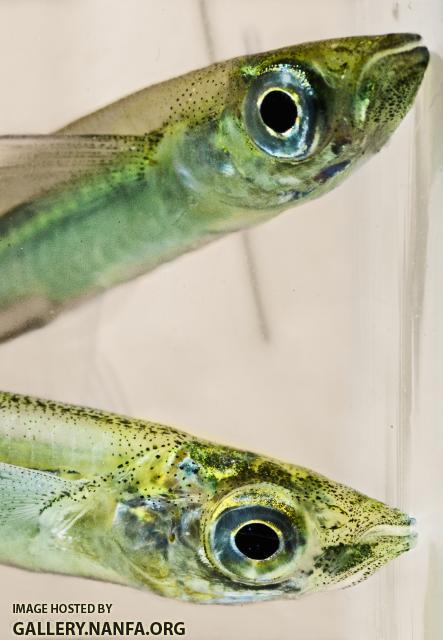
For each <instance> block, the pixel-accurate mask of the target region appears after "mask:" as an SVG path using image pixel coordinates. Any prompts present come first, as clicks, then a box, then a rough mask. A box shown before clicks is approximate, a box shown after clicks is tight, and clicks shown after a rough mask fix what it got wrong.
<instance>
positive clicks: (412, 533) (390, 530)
mask: <svg viewBox="0 0 443 640" xmlns="http://www.w3.org/2000/svg"><path fill="white" fill-rule="evenodd" d="M415 525H416V520H415V518H410V517H409V516H406V518H405V521H404V522H403V523H401V524H385V523H381V524H376V525H374V526H372V527H369V529H366V531H365V532H364V533H362V535H361V536H360V538H359V540H358V542H359V543H361V544H364V543H368V544H370V543H374V542H375V543H376V542H381V541H383V540H385V539H391V540H395V539H396V540H398V542H402V543H404V544H406V546H407V550H408V551H409V550H410V549H413V548H414V547H415V546H416V544H417V537H418V534H417V532H416V530H415Z"/></svg>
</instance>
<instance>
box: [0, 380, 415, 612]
mask: <svg viewBox="0 0 443 640" xmlns="http://www.w3.org/2000/svg"><path fill="white" fill-rule="evenodd" d="M414 524H415V521H414V519H413V518H411V517H409V516H408V515H406V514H404V513H402V512H401V511H400V510H398V509H396V508H392V507H389V506H387V505H386V504H383V503H382V502H379V501H378V500H375V499H372V498H370V497H368V496H366V495H363V494H362V493H360V492H358V491H355V490H354V489H351V488H349V487H346V486H344V485H343V484H340V483H338V482H335V481H333V480H329V479H328V478H326V477H324V476H322V475H320V474H318V473H316V472H315V471H310V470H309V469H306V468H304V467H300V466H296V465H293V464H289V463H287V462H280V461H278V460H274V459H272V458H269V457H267V456H263V455H260V454H257V453H252V452H250V451H243V450H238V449H235V448H232V447H228V446H224V445H221V444H214V443H212V442H209V441H206V440H201V439H199V438H195V437H193V436H191V435H188V434H186V433H184V432H182V431H180V430H177V429H173V428H170V427H168V426H164V425H160V424H157V423H153V422H148V421H143V420H139V419H135V418H128V417H125V416H120V415H116V414H112V413H106V412H103V411H99V410H95V409H88V408H83V407H78V406H71V405H67V404H63V403H58V402H54V401H49V400H41V399H38V398H32V397H28V396H23V395H18V394H12V393H6V392H3V393H0V562H2V563H6V564H10V565H14V566H17V567H22V568H25V569H29V570H32V571H44V572H52V573H62V574H68V575H75V576H83V577H88V578H93V579H96V580H103V581H108V582H114V583H118V584H121V585H126V586H129V587H133V588H137V589H145V590H149V591H152V592H155V593H157V594H159V595H162V596H166V597H169V598H175V599H180V600H184V601H190V602H194V603H213V604H236V603H247V602H257V601H264V600H274V599H278V598H299V597H301V596H304V595H307V594H311V593H315V592H318V591H322V590H326V589H331V588H334V587H348V586H351V585H353V584H356V583H358V582H360V581H362V580H363V579H365V578H368V577H369V576H370V575H371V574H373V573H374V571H376V570H377V569H378V568H379V567H381V566H382V565H384V564H385V563H387V562H388V561H390V560H392V559H394V558H396V557H397V556H399V555H400V554H402V553H404V552H406V551H408V550H409V549H410V548H412V547H413V546H414V544H415V540H416V535H417V534H416V532H415V526H414Z"/></svg>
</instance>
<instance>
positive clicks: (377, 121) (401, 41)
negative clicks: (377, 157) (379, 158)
mask: <svg viewBox="0 0 443 640" xmlns="http://www.w3.org/2000/svg"><path fill="white" fill-rule="evenodd" d="M421 42H422V41H421V37H420V36H419V35H417V34H415V33H394V34H390V35H386V36H380V38H378V39H376V40H375V42H374V43H373V49H372V55H371V56H370V57H369V59H368V60H367V62H366V64H365V65H364V67H363V68H362V71H361V74H360V78H359V81H358V89H357V102H356V122H357V123H358V126H361V125H363V126H365V128H366V133H367V134H368V135H367V138H366V142H367V147H368V150H372V151H373V152H375V151H378V150H379V149H380V148H381V147H382V146H383V144H384V143H385V142H386V140H387V139H388V138H389V136H390V135H391V133H392V132H393V131H394V130H395V129H396V128H397V126H398V125H399V124H400V122H401V121H402V120H403V118H404V116H405V115H406V113H407V112H408V111H409V109H410V108H411V106H412V104H413V102H414V99H415V96H416V94H417V91H418V89H419V87H420V84H421V82H422V80H423V76H424V73H425V70H426V67H427V66H428V62H429V51H428V49H427V48H426V47H425V46H423V45H422V43H421Z"/></svg>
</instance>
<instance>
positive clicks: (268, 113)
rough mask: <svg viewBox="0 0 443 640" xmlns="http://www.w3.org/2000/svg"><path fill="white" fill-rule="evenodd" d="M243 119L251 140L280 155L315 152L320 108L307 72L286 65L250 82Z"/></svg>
mask: <svg viewBox="0 0 443 640" xmlns="http://www.w3.org/2000/svg"><path fill="white" fill-rule="evenodd" d="M243 118H244V122H245V125H246V129H247V131H248V133H249V136H250V137H251V139H252V141H253V142H254V144H255V145H256V146H258V147H259V148H260V149H261V150H262V151H265V152H266V153H267V154H269V155H271V156H274V157H277V158H288V159H289V158H293V159H303V158H306V157H307V156H309V155H310V153H312V151H313V150H314V147H315V141H316V139H317V137H318V136H317V134H318V129H319V127H318V125H319V109H318V104H317V97H316V92H315V90H314V87H313V86H312V85H311V83H310V81H309V79H308V76H307V74H306V72H305V71H304V70H302V69H298V68H294V67H292V66H290V65H287V64H281V65H279V66H277V67H276V68H274V69H272V70H270V71H266V72H264V73H262V74H261V75H259V76H258V77H256V78H254V79H253V80H252V81H251V84H250V87H249V90H248V92H247V94H246V97H245V100H244V104H243Z"/></svg>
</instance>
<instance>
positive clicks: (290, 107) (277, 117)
mask: <svg viewBox="0 0 443 640" xmlns="http://www.w3.org/2000/svg"><path fill="white" fill-rule="evenodd" d="M260 115H261V118H262V120H263V122H264V123H265V125H266V126H267V127H269V128H270V129H272V130H273V131H275V132H276V133H284V132H285V131H288V129H290V128H291V127H293V126H294V124H295V121H296V119H297V107H296V105H295V102H294V100H293V99H292V98H291V96H289V95H288V94H287V93H285V92H284V91H270V92H269V93H267V94H266V95H265V97H264V98H263V100H262V103H261V105H260Z"/></svg>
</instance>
